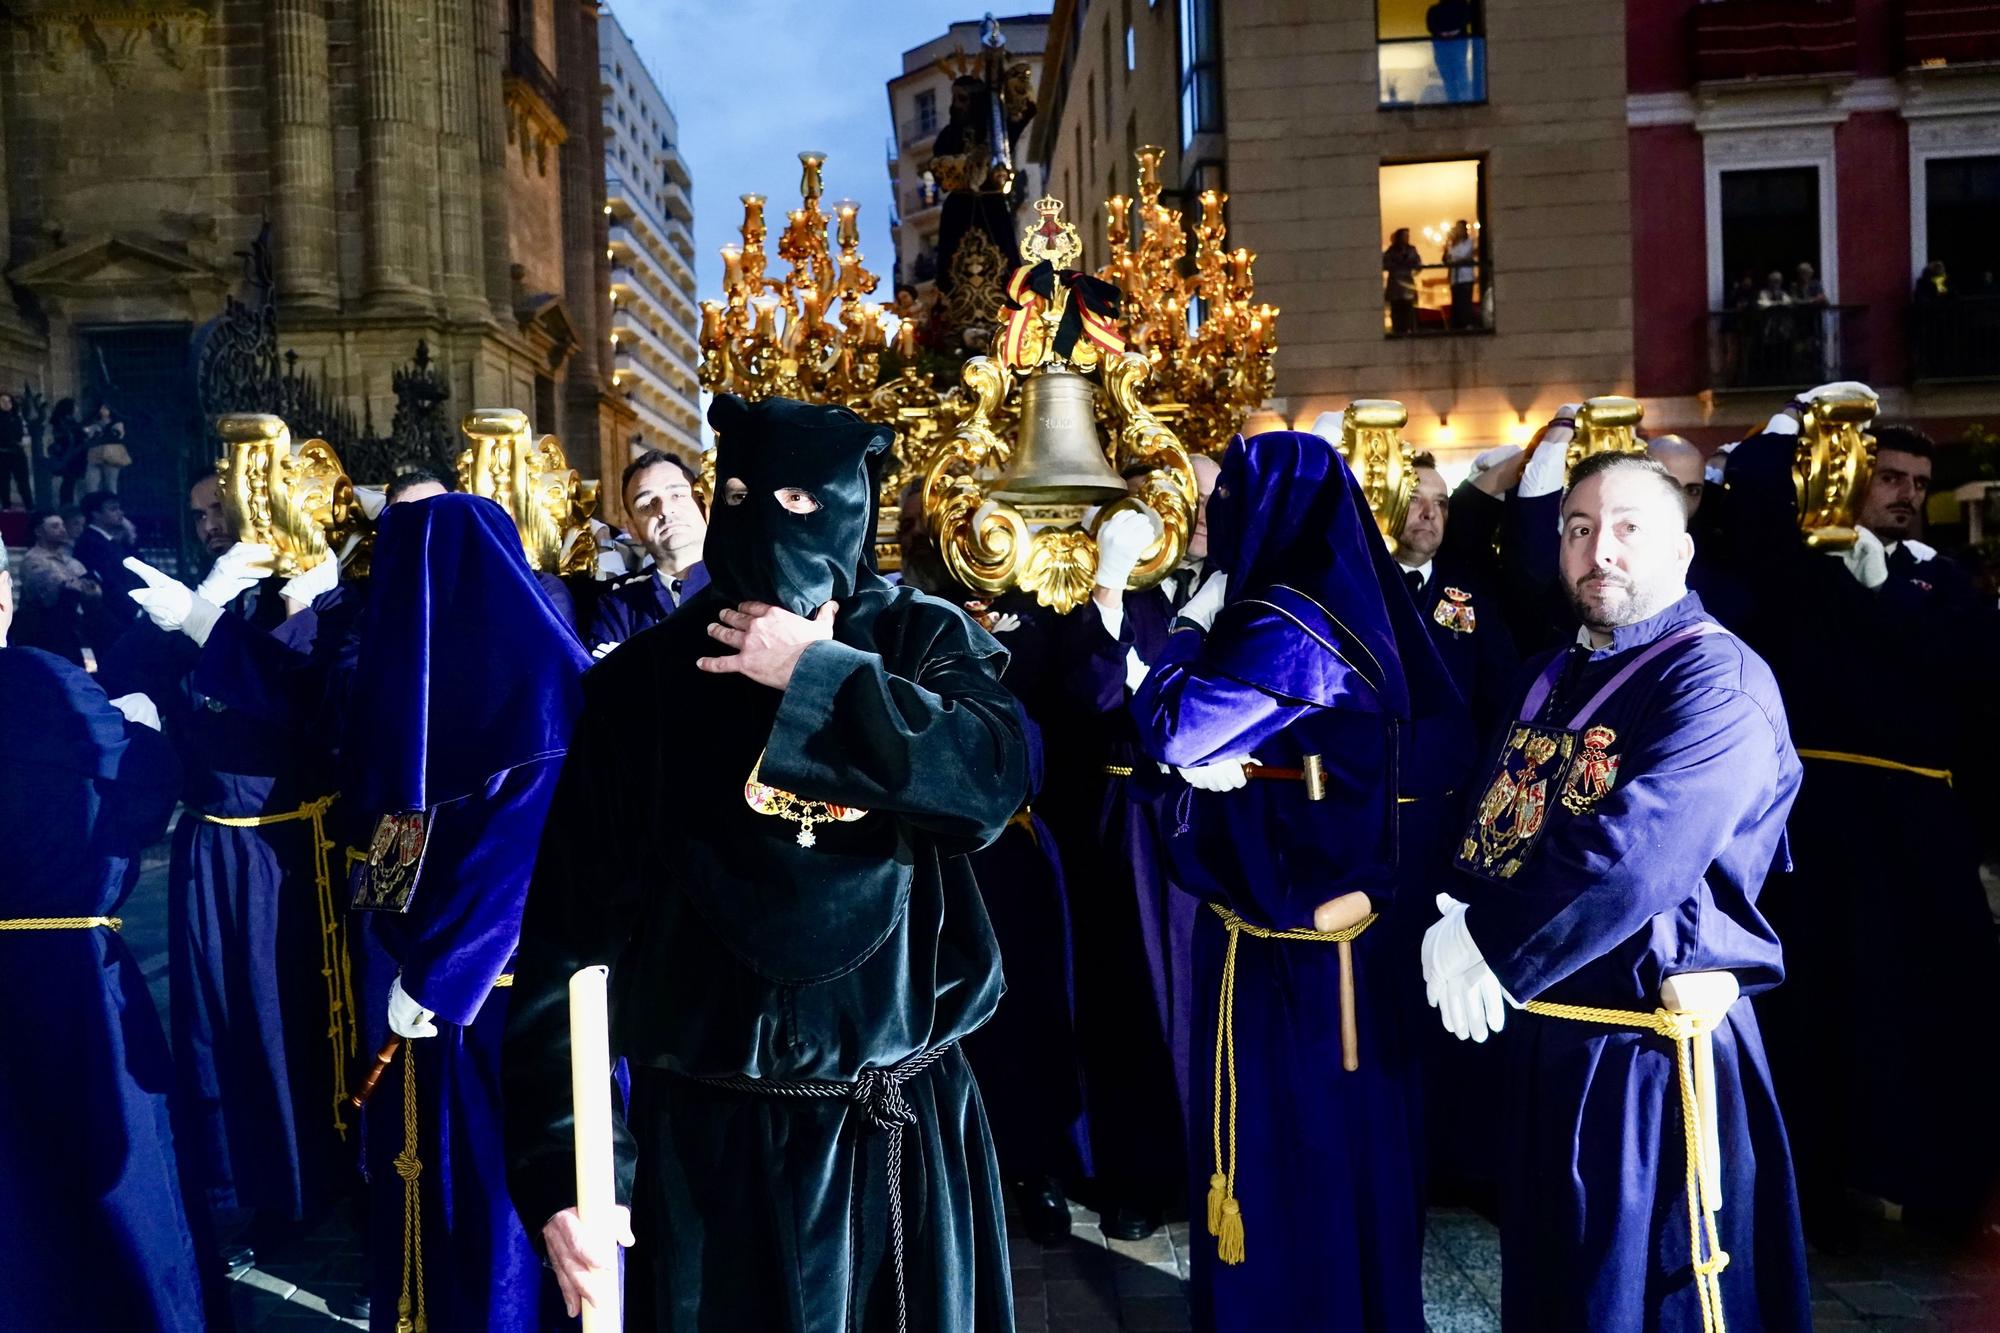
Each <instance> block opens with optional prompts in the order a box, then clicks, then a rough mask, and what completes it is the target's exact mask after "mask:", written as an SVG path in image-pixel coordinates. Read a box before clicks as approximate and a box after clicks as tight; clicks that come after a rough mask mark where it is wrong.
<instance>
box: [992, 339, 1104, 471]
mask: <svg viewBox="0 0 2000 1333" xmlns="http://www.w3.org/2000/svg"><path fill="white" fill-rule="evenodd" d="M1096 393H1097V391H1096V389H1095V388H1094V387H1092V385H1091V383H1090V381H1089V380H1087V379H1085V378H1084V377H1083V376H1081V375H1079V374H1077V373H1076V372H1075V371H1073V370H1063V369H1058V368H1054V367H1047V368H1044V369H1041V370H1038V371H1036V372H1035V373H1034V374H1033V375H1030V376H1029V377H1028V382H1027V383H1026V384H1024V385H1022V386H1021V433H1020V435H1019V437H1018V438H1016V440H1015V441H1014V453H1013V457H1012V458H1011V459H1010V460H1009V461H1008V464H1007V472H1006V474H1005V475H1004V476H1002V477H1001V478H1000V481H999V484H998V485H996V486H995V487H994V488H993V489H992V490H991V491H989V492H988V496H989V497H990V498H992V499H995V500H1008V501H1012V502H1015V503H1030V504H1102V503H1104V502H1105V501H1106V500H1113V499H1117V498H1119V497H1121V496H1123V495H1124V494H1125V493H1126V492H1125V483H1124V481H1123V480H1121V479H1120V478H1119V476H1118V474H1117V473H1116V472H1113V471H1112V470H1111V464H1110V463H1108V462H1106V461H1105V457H1104V445H1103V442H1102V441H1101V440H1100V439H1099V438H1098V434H1097V417H1096V413H1095V411H1094V410H1093V408H1094V403H1095V398H1096Z"/></svg>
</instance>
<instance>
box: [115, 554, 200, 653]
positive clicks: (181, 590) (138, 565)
mask: <svg viewBox="0 0 2000 1333" xmlns="http://www.w3.org/2000/svg"><path fill="white" fill-rule="evenodd" d="M124 563H125V568H127V569H129V570H131V571H132V572H133V573H134V574H137V575H138V576H139V577H140V578H142V579H144V580H145V581H146V586H145V587H143V588H134V589H133V590H132V600H133V601H135V602H137V603H138V604H139V609H140V610H142V611H144V612H145V613H146V616H147V618H148V619H150V620H151V621H152V622H153V623H154V624H155V625H158V626H159V627H160V628H161V629H164V630H179V631H180V632H181V633H183V634H185V635H187V636H188V637H189V638H190V639H193V640H194V641H195V642H196V643H207V642H208V636H209V632H210V631H211V630H213V629H214V628H215V622H216V621H218V620H220V619H222V608H221V607H219V606H217V605H216V604H215V603H214V602H211V601H209V600H208V599H207V598H206V597H197V596H196V595H195V594H193V593H192V592H189V591H188V589H187V585H186V584H183V583H181V582H179V581H178V580H175V579H170V578H168V577H167V576H166V575H165V574H162V573H161V572H160V571H159V570H157V569H154V568H153V567H152V566H151V565H149V564H147V563H146V562H145V561H143V560H141V559H139V558H138V557H137V556H131V555H128V556H126V557H125V561H124Z"/></svg>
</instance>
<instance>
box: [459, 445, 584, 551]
mask: <svg viewBox="0 0 2000 1333" xmlns="http://www.w3.org/2000/svg"><path fill="white" fill-rule="evenodd" d="M459 429H460V430H461V431H462V432H464V434H465V438H466V439H467V440H468V441H470V444H469V446H468V447H467V448H466V449H465V450H464V451H463V452H462V453H460V454H459V456H458V488H459V489H460V490H462V491H466V492H469V493H471V494H473V495H483V496H485V497H486V498H487V499H489V500H492V501H493V502H494V503H496V504H498V505H499V506H500V507H501V508H502V509H504V510H506V511H507V513H508V514H509V516H511V517H512V518H513V520H514V526H515V527H516V528H517V529H519V531H520V534H521V548H522V550H523V551H525V552H526V554H527V557H528V563H529V564H530V565H532V566H533V567H534V568H536V569H538V570H541V571H542V572H543V573H546V574H583V573H589V572H591V570H592V569H593V567H594V566H595V564H596V560H597V544H596V541H595V539H594V538H593V537H592V535H591V531H590V521H589V520H590V514H591V511H592V510H593V509H594V508H595V507H596V494H595V490H594V488H592V487H586V486H585V485H584V483H583V481H582V479H581V478H580V477H578V475H577V472H576V469H575V468H573V467H571V466H570V465H569V459H568V458H567V457H566V456H565V455H564V453H563V447H562V441H561V440H559V439H557V438H556V437H555V436H553V435H544V436H542V438H541V439H539V440H534V439H531V431H530V430H529V426H528V414H527V413H525V412H521V411H518V410H516V409H514V408H511V407H481V408H475V409H473V410H472V411H471V412H470V413H468V414H467V415H466V418H465V420H464V421H463V422H462V423H460V426H459Z"/></svg>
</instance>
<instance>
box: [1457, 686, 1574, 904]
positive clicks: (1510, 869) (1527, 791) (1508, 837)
mask: <svg viewBox="0 0 2000 1333" xmlns="http://www.w3.org/2000/svg"><path fill="white" fill-rule="evenodd" d="M1575 746H1576V734H1575V733H1574V732H1569V731H1564V730H1561V729H1559V728H1556V727H1537V726H1533V725H1531V724H1528V723H1525V722H1523V723H1516V724H1515V725H1514V728H1513V730H1511V731H1510V732H1508V733H1507V743H1506V745H1504V746H1502V747H1501V750H1500V762H1499V763H1498V764H1497V765H1496V766H1495V768H1494V772H1493V779H1492V781H1491V782H1489V783H1488V784H1487V787H1486V794H1485V795H1484V796H1482V797H1481V798H1480V800H1479V807H1478V809H1477V810H1476V811H1474V813H1473V817H1472V824H1471V826H1470V827H1468V828H1467V829H1466V831H1465V838H1464V841H1463V842H1462V843H1461V844H1460V846H1459V849H1458V866H1459V868H1460V869H1461V870H1468V871H1471V872H1472V873H1473V874H1476V875H1485V876H1487V877H1488V878H1490V879H1511V878H1513V876H1514V874H1515V872H1517V871H1519V870H1520V868H1521V865H1522V863H1523V862H1525V861H1526V860H1527V859H1528V853H1529V852H1531V851H1533V850H1534V846H1535V841H1536V839H1537V838H1539V837H1540V836H1541V833H1542V829H1543V828H1544V827H1545V826H1546V825H1547V823H1548V815H1549V787H1550V785H1551V784H1552V783H1554V782H1556V781H1557V780H1558V778H1559V777H1560V776H1561V774H1562V772H1563V768H1564V766H1565V765H1566V764H1567V763H1568V762H1569V758H1570V754H1571V752H1572V751H1573V750H1574V749H1575Z"/></svg>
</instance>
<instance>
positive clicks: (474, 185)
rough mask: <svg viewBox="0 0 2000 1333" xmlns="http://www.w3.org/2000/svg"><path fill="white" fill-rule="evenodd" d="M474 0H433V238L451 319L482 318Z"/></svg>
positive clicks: (481, 207)
mask: <svg viewBox="0 0 2000 1333" xmlns="http://www.w3.org/2000/svg"><path fill="white" fill-rule="evenodd" d="M474 9H475V0H437V42H436V44H435V47H434V49H435V50H436V52H437V62H438V64H437V69H438V126H439V130H438V146H437V163H438V233H439V235H438V242H439V247H438V248H439V257H440V260H441V267H442V269H443V272H444V297H445V305H446V309H447V311H448V312H449V313H450V315H451V317H452V318H454V319H480V320H483V319H484V318H485V317H486V290H485V282H486V279H485V273H484V271H483V265H484V250H485V244H484V235H483V216H484V210H485V202H484V194H483V187H482V185H481V181H480V169H479V168H480V163H479V134H480V131H481V130H482V128H483V126H482V125H481V123H480V115H479V108H478V106H477V104H476V102H475V101H474V99H475V97H476V96H477V92H478V87H479V77H478V69H477V61H478V52H477V49H476V48H475V46H474V43H473V35H474V29H475V23H476V20H475V14H474Z"/></svg>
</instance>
